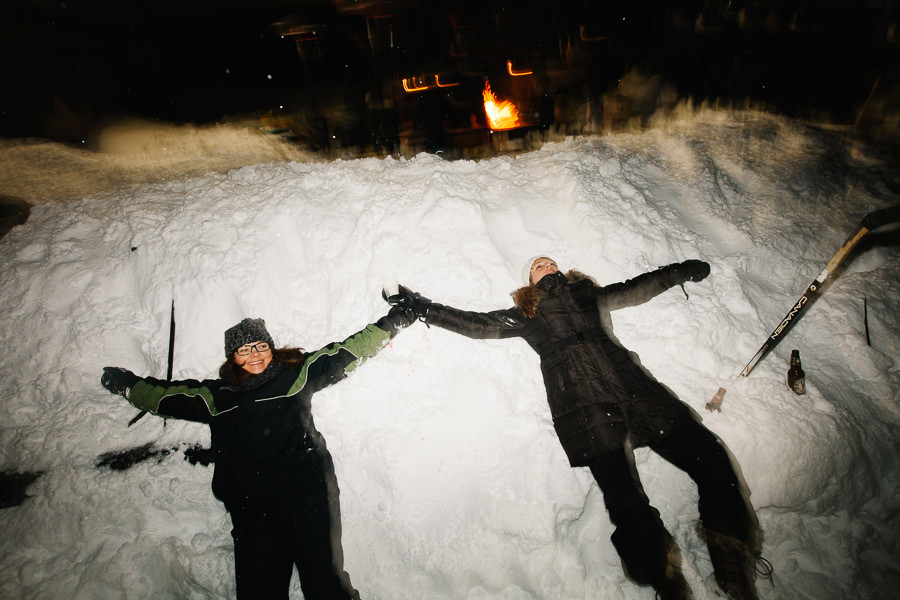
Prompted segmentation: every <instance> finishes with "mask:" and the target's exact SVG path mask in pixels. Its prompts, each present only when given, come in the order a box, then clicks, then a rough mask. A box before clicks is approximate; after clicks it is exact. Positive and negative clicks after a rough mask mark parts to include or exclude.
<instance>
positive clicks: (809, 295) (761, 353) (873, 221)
mask: <svg viewBox="0 0 900 600" xmlns="http://www.w3.org/2000/svg"><path fill="white" fill-rule="evenodd" d="M896 221H900V206H894V207H891V208H883V209H881V210H876V211H873V212H870V213H869V214H867V215H866V216H865V217H864V218H863V220H862V222H861V223H860V224H859V227H857V228H856V231H854V232H853V233H852V234H850V237H848V238H847V241H845V242H844V244H843V245H842V246H841V247H840V249H838V251H837V252H836V253H835V254H834V256H832V257H831V260H829V261H828V264H826V265H825V268H824V269H822V272H821V273H819V276H818V277H816V278H815V280H814V281H813V282H812V283H811V284H809V287H807V288H806V291H805V292H804V293H803V295H802V296H800V299H799V300H797V302H795V303H794V305H793V306H792V307H791V310H789V311H788V313H787V314H786V315H785V316H784V318H783V319H781V322H780V323H778V327H776V328H775V330H774V331H773V332H772V333H770V334H769V337H768V338H767V339H766V341H765V342H764V343H763V345H762V346H760V348H759V350H757V351H756V354H754V355H753V358H751V359H750V362H748V363H747V366H746V367H744V370H743V371H741V374H740V375H739V377H746V376H747V375H749V374H750V371H752V370H753V368H754V367H756V365H758V364H759V363H760V362H762V359H764V358H765V357H766V355H767V354H768V353H769V352H771V351H772V349H773V348H774V347H775V346H776V345H777V344H778V342H780V341H781V340H782V338H784V336H785V334H786V333H787V332H788V331H789V330H790V329H791V327H793V326H794V323H796V322H797V321H798V320H799V319H800V317H801V316H803V311H804V310H805V309H806V308H807V307H809V306H810V305H811V304H812V303H813V302H814V301H815V300H816V298H818V297H819V294H820V290H821V286H822V284H823V283H825V280H826V279H828V277H829V276H830V275H831V274H832V273H834V271H835V269H837V268H838V266H839V265H840V264H841V263H842V262H843V261H844V259H845V258H847V255H848V254H850V251H851V250H853V248H854V246H856V245H857V244H858V243H859V241H860V240H861V239H862V238H863V237H865V235H866V234H867V233H869V232H870V231H872V230H873V229H878V228H879V227H881V226H882V225H887V224H888V223H894V222H896Z"/></svg>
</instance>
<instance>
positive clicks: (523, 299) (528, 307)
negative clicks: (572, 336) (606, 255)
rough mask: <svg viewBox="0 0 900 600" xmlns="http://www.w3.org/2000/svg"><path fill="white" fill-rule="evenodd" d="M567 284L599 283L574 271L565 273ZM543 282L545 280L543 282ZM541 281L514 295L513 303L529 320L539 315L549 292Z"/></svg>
mask: <svg viewBox="0 0 900 600" xmlns="http://www.w3.org/2000/svg"><path fill="white" fill-rule="evenodd" d="M565 278H566V283H567V284H569V285H571V284H573V283H577V282H579V281H582V280H584V279H589V280H590V281H592V282H593V283H594V285H596V284H597V282H596V281H595V280H594V278H593V277H591V276H590V275H585V274H584V273H582V272H581V271H576V270H575V269H572V270H570V271H568V272H566V273H565ZM541 281H543V279H542V280H541ZM540 283H541V282H540V281H539V282H538V283H536V284H532V285H526V286H524V287H520V288H519V289H517V290H516V291H514V292H513V293H512V298H513V302H514V303H515V305H516V306H518V307H519V308H520V309H522V312H523V313H525V316H526V317H528V318H529V319H533V318H534V315H536V314H537V309H538V306H540V304H541V301H543V299H544V296H546V295H547V292H546V291H545V290H543V289H541V288H540Z"/></svg>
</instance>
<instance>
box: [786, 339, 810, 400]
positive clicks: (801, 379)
mask: <svg viewBox="0 0 900 600" xmlns="http://www.w3.org/2000/svg"><path fill="white" fill-rule="evenodd" d="M787 384H788V387H789V388H791V390H792V391H793V392H794V393H795V394H805V393H806V375H805V374H804V373H803V367H802V366H800V351H799V350H791V368H790V369H788V372H787Z"/></svg>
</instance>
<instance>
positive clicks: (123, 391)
mask: <svg viewBox="0 0 900 600" xmlns="http://www.w3.org/2000/svg"><path fill="white" fill-rule="evenodd" d="M140 380H141V378H140V377H138V376H137V375H135V374H134V373H132V372H131V371H129V370H128V369H123V368H122V367H103V375H102V376H101V377H100V385H102V386H103V387H105V388H106V389H108V390H109V391H110V392H112V393H113V394H120V395H122V396H125V397H126V398H128V392H129V391H130V390H131V388H132V387H134V384H136V383H137V382H138V381H140Z"/></svg>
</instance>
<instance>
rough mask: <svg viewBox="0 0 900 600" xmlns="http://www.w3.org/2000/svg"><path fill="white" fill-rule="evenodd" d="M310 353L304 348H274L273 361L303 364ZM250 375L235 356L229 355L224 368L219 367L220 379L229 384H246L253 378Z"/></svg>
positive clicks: (223, 364) (286, 363) (223, 365)
mask: <svg viewBox="0 0 900 600" xmlns="http://www.w3.org/2000/svg"><path fill="white" fill-rule="evenodd" d="M307 356H309V353H308V352H307V351H306V350H304V349H303V348H272V361H273V362H274V361H278V362H280V363H282V364H285V365H299V364H302V363H303V361H304V360H306V357H307ZM253 376H254V375H253V373H249V372H247V371H245V370H244V369H243V367H241V366H239V365H238V364H237V363H236V362H235V361H234V354H229V355H228V358H226V359H225V362H223V363H222V366H221V367H219V377H220V378H222V379H224V380H225V381H227V382H229V383H236V384H240V383H244V382H245V381H247V380H248V379H250V378H251V377H253Z"/></svg>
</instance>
